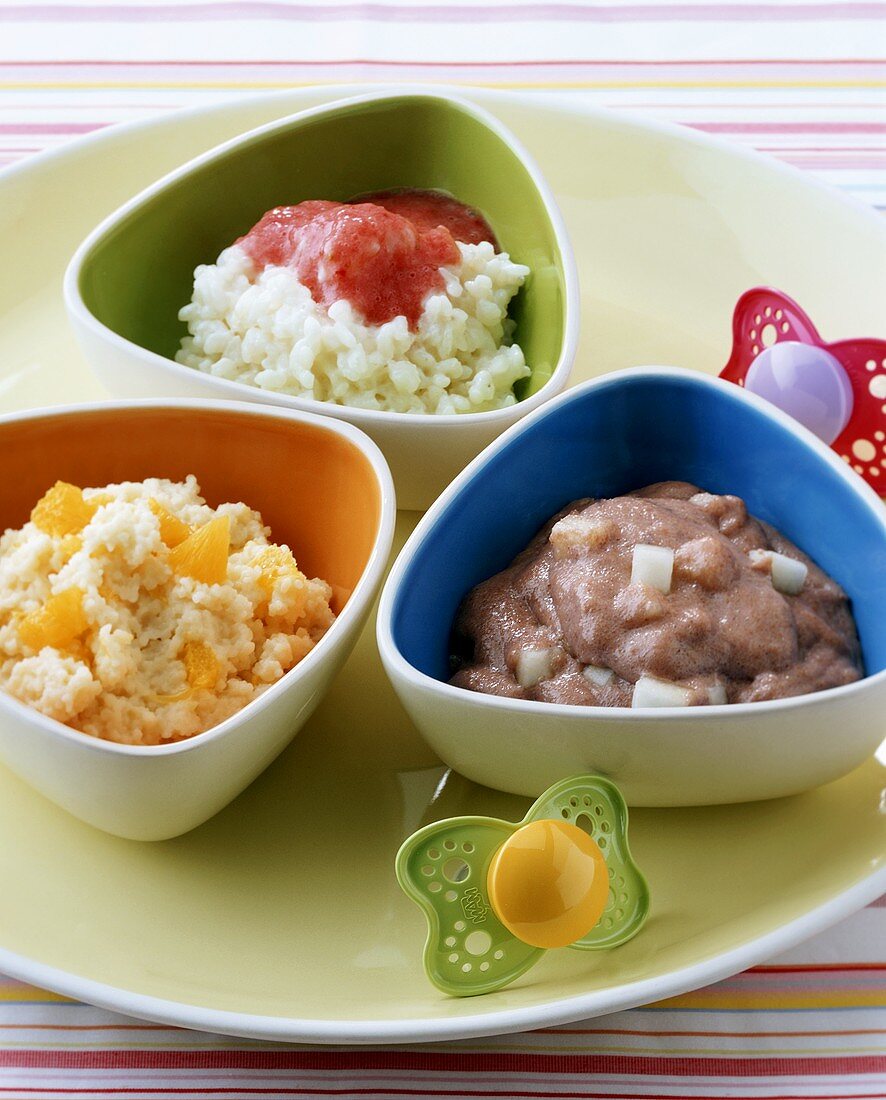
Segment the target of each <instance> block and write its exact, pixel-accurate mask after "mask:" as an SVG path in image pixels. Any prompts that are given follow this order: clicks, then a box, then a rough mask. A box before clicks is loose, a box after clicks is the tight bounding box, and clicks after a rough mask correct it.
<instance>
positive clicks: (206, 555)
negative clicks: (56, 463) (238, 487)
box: [0, 477, 334, 745]
mask: <svg viewBox="0 0 886 1100" xmlns="http://www.w3.org/2000/svg"><path fill="white" fill-rule="evenodd" d="M270 534H271V533H270V531H269V529H268V528H267V527H265V526H264V525H263V523H262V518H261V516H260V515H259V514H258V512H255V511H253V510H252V509H251V508H249V507H247V505H245V504H222V505H220V506H219V507H218V508H212V507H210V506H209V505H208V504H207V503H206V502H205V501H204V500H203V498H202V497H201V495H200V487H199V485H198V484H197V480H196V478H194V477H188V478H187V479H186V480H185V481H183V482H172V481H165V480H161V479H157V478H149V479H147V480H145V481H141V482H123V483H121V484H119V485H107V486H104V487H102V488H93V489H80V488H79V487H77V486H75V485H70V484H67V483H65V482H57V483H56V485H54V486H53V487H52V488H51V489H49V490H48V492H47V493H46V494H45V495H44V496H43V497H42V499H41V500H40V501H39V502H38V503H37V505H36V506H35V508H34V510H33V512H32V513H31V519H30V521H29V522H28V523H26V524H25V525H24V526H23V527H21V528H20V529H17V530H7V531H6V532H5V534H4V535H3V536H2V538H0V623H2V626H0V689H2V690H4V691H6V692H8V693H9V694H10V695H13V696H14V697H15V698H16V699H19V700H20V701H21V702H23V703H27V704H28V705H30V706H32V707H35V708H36V709H37V710H39V711H41V712H42V713H43V714H46V715H48V716H49V717H50V718H55V719H57V720H58V721H60V722H64V723H66V724H67V725H69V726H72V727H73V728H75V729H78V730H81V731H82V732H84V733H88V734H91V735H93V736H95V737H100V738H104V739H105V740H109V741H118V742H121V743H124V744H132V745H158V744H163V743H166V742H169V741H179V740H182V739H183V738H187V737H192V736H193V735H194V734H197V733H201V732H203V731H204V730H207V729H209V728H210V727H211V726H214V725H217V724H218V723H219V722H221V721H223V720H224V719H225V718H228V717H230V715H232V714H234V713H235V712H236V711H238V710H240V708H241V707H243V706H245V705H246V703H248V702H249V701H250V700H251V699H254V698H255V697H256V696H257V695H259V694H260V693H261V692H262V691H264V690H265V689H266V688H267V687H269V686H270V685H271V684H273V683H276V681H277V680H279V679H280V678H281V676H283V675H284V674H285V673H286V672H288V671H289V669H291V668H292V667H293V666H294V665H296V664H297V663H298V662H299V661H300V660H301V659H302V658H303V657H304V656H305V655H306V654H307V653H308V652H310V650H311V649H313V647H314V646H315V645H316V644H317V642H318V641H319V640H320V638H321V637H322V636H323V634H324V633H325V632H326V631H327V630H328V629H329V626H330V624H331V623H332V621H333V617H334V616H333V614H332V611H331V609H330V606H329V600H330V597H331V595H332V590H331V588H330V586H329V585H328V584H327V583H326V582H325V581H322V580H316V579H315V580H309V579H308V578H307V577H305V575H304V574H303V573H302V572H301V571H300V569H299V568H298V566H297V564H296V562H295V558H294V557H293V555H292V552H291V551H290V550H289V548H288V547H286V546H282V545H276V544H275V543H273V542H271V541H270Z"/></svg>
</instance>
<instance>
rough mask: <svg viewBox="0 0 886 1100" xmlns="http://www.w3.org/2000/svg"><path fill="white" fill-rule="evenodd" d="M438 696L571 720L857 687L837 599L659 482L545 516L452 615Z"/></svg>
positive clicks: (738, 520)
mask: <svg viewBox="0 0 886 1100" xmlns="http://www.w3.org/2000/svg"><path fill="white" fill-rule="evenodd" d="M453 667H454V668H455V669H457V671H456V672H455V675H454V676H453V677H452V680H451V683H453V684H455V685H457V686H458V687H463V688H468V689H469V690H471V691H480V692H485V693H487V694H490V695H505V696H510V697H512V698H515V699H536V700H541V701H543V702H549V703H571V704H579V705H584V706H605V707H630V706H634V707H641V706H697V705H704V704H712V703H750V702H757V701H759V700H763V699H780V698H784V697H786V696H792V695H803V694H806V693H808V692H813V691H821V690H822V689H824V688H829V687H836V686H837V685H839V684H848V683H850V682H851V681H853V680H858V679H860V677H861V676H862V675H863V669H862V662H861V652H860V649H859V644H858V635H857V633H856V630H855V623H854V621H853V619H852V614H851V612H850V610H849V601H848V599H847V597H846V595H845V593H844V592H843V590H842V589H841V588H840V586H839V585H838V584H837V583H836V582H835V581H832V580H831V579H830V577H828V576H827V575H826V574H825V573H823V572H822V570H821V569H819V568H818V566H817V565H816V564H815V563H814V562H813V561H812V560H811V559H810V558H808V557H807V556H806V555H805V554H804V553H803V552H802V550H798V549H797V547H796V546H794V545H793V544H792V543H791V542H789V541H788V540H787V539H786V538H784V536H783V535H781V534H779V532H778V531H776V530H775V529H774V528H773V527H770V526H769V524H767V523H763V522H762V521H761V520H757V519H755V518H754V517H753V516H750V515H748V511H747V508H746V507H745V504H744V502H743V501H742V500H740V499H739V498H738V497H735V496H716V495H714V494H712V493H705V492H702V491H700V490H699V489H698V488H697V487H696V486H694V485H689V484H687V483H686V482H681V481H665V482H661V483H659V484H657V485H650V486H647V487H646V488H645V489H638V490H637V491H636V492H633V493H630V494H628V495H627V496H623V497H614V498H613V499H611V500H592V499H585V500H577V501H574V502H573V503H572V504H569V505H567V506H566V508H564V509H563V510H562V511H561V512H559V513H558V514H557V515H556V516H553V517H552V518H551V519H550V520H549V521H548V522H547V523H546V524H545V526H544V527H543V528H542V530H541V531H540V532H539V533H538V534H537V535H536V536H535V538H534V539H533V540H532V542H531V543H530V544H529V546H527V547H526V549H525V550H524V551H523V552H522V553H521V554H519V555H518V556H517V557H516V558H515V559H514V561H513V562H512V564H511V565H510V566H509V567H508V568H507V569H505V570H504V571H503V572H501V573H498V574H497V575H496V576H494V577H491V578H490V579H489V580H487V581H484V582H483V583H482V584H478V585H477V586H476V588H474V589H472V590H471V591H470V592H469V593H468V595H467V596H466V597H465V599H464V600H463V601H462V604H461V607H460V608H459V611H458V614H457V617H456V621H455V627H454V633H453Z"/></svg>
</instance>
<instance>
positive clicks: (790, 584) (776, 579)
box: [750, 550, 809, 596]
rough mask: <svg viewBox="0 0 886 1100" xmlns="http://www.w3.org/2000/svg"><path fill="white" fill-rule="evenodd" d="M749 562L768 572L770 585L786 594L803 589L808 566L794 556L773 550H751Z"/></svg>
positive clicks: (792, 593)
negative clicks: (790, 556)
mask: <svg viewBox="0 0 886 1100" xmlns="http://www.w3.org/2000/svg"><path fill="white" fill-rule="evenodd" d="M750 558H751V562H752V564H753V565H754V568H756V569H763V570H766V571H767V572H768V573H769V576H770V578H771V580H772V587H773V588H774V589H776V591H778V592H783V593H784V594H785V595H786V596H796V595H797V593H798V592H801V591H802V590H803V585H804V584H805V583H806V577H807V574H808V573H809V569H808V567H807V566H806V565H805V563H804V562H802V561H797V559H796V558H789V557H788V556H787V554H779V553H777V552H776V551H775V550H752V551H751V553H750Z"/></svg>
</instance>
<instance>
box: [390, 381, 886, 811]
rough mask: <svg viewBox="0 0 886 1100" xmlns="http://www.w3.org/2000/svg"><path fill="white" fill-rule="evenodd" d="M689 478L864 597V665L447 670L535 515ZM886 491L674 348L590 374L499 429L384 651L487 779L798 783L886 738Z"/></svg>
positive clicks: (422, 528) (401, 684) (657, 797)
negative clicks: (598, 697) (592, 693)
mask: <svg viewBox="0 0 886 1100" xmlns="http://www.w3.org/2000/svg"><path fill="white" fill-rule="evenodd" d="M668 479H678V480H685V481H690V482H694V483H696V484H698V485H700V486H701V487H703V488H705V489H707V490H709V491H711V492H715V493H735V494H737V495H739V496H741V497H743V498H744V499H745V501H746V502H747V505H748V509H749V510H750V511H751V513H753V514H754V515H756V516H758V517H760V518H762V519H764V520H767V521H768V522H769V523H771V524H773V525H774V526H776V527H777V528H778V529H779V530H781V531H782V532H783V533H784V534H785V535H786V536H787V537H788V538H789V539H791V540H792V541H794V542H795V543H796V544H797V545H798V546H800V547H802V548H803V549H804V550H805V551H806V552H807V553H808V554H809V555H810V556H811V557H812V558H813V559H814V560H815V561H817V562H818V564H819V565H820V566H821V567H822V568H823V569H824V570H825V571H826V572H828V573H829V574H830V575H831V576H833V577H834V578H835V579H836V580H837V581H838V582H839V583H840V584H841V585H842V586H843V588H844V589H845V591H846V593H847V594H848V595H849V597H850V599H851V600H852V606H853V611H854V614H855V619H856V623H857V625H858V631H859V635H860V638H861V644H862V651H863V654H864V660H865V667H866V671H867V676H866V677H865V678H864V679H862V680H860V681H858V682H857V683H853V684H849V685H847V686H845V687H839V688H833V689H830V690H827V691H822V692H818V693H816V694H813V695H804V696H798V697H796V698H791V699H781V700H775V701H772V702H762V703H744V704H733V705H729V706H709V707H677V708H673V709H666V710H665V709H636V710H631V709H626V708H605V707H579V706H566V705H561V704H549V703H539V702H534V701H525V700H515V699H504V698H498V697H495V696H490V695H482V694H478V693H475V692H470V691H465V690H462V689H459V688H455V687H452V686H450V685H449V684H448V683H446V679H447V677H448V675H449V669H448V660H447V658H448V642H449V633H450V629H451V625H452V622H453V619H454V616H455V612H456V608H457V606H458V604H459V602H460V600H461V599H462V597H463V596H464V595H465V593H466V592H467V591H468V590H469V589H470V588H472V587H473V586H474V585H475V584H477V583H478V582H479V581H481V580H484V579H485V578H487V577H489V576H491V575H492V574H494V573H496V572H498V571H499V570H500V569H502V568H504V567H505V566H506V565H507V564H508V563H509V562H510V561H511V559H512V558H513V557H514V556H515V554H516V553H517V552H518V551H519V550H521V549H522V548H523V547H524V546H525V545H526V544H527V543H528V542H529V540H530V538H531V537H532V535H534V534H535V532H536V531H537V530H538V529H539V527H541V526H542V523H543V522H544V521H545V520H546V519H547V518H548V517H549V516H551V515H552V514H553V513H555V512H556V511H557V510H558V509H560V508H561V507H562V506H563V505H565V504H566V503H568V502H569V501H571V500H575V499H576V498H579V497H583V496H603V497H607V496H614V495H618V494H620V493H624V492H626V491H629V490H631V489H637V488H640V487H641V486H644V485H648V484H650V483H652V482H656V481H663V480H668ZM884 622H886V509H884V508H883V505H882V504H881V502H880V501H879V499H878V498H877V497H876V496H875V494H874V493H873V492H872V491H871V490H870V489H869V488H868V487H867V486H866V485H865V484H864V482H863V481H862V480H861V478H859V477H857V476H856V475H855V474H854V473H853V472H852V471H851V470H850V469H849V468H848V467H847V466H846V465H845V463H843V462H841V461H840V460H839V459H838V458H837V456H836V455H835V454H834V453H833V452H832V451H831V450H830V449H829V448H827V447H825V446H824V444H822V443H820V442H819V441H818V440H817V439H815V437H814V436H812V435H811V434H810V433H809V432H807V431H806V429H804V428H802V427H800V426H799V425H798V424H797V423H796V421H793V420H791V419H790V418H788V417H786V416H785V415H784V414H783V413H781V412H779V411H778V410H777V409H775V408H774V407H773V406H771V405H769V404H767V403H765V402H763V401H761V400H760V399H759V398H756V397H753V396H752V395H749V394H747V393H745V392H744V390H742V389H740V388H739V387H737V386H734V385H732V384H730V383H726V382H722V381H720V380H718V379H712V378H707V377H704V376H702V375H699V374H696V373H694V372H689V371H685V370H677V369H673V368H663V367H659V368H638V369H634V370H627V371H621V372H618V373H615V374H611V375H607V376H606V377H603V378H600V379H598V380H595V381H592V382H589V383H587V384H585V385H583V386H580V387H578V388H576V389H574V390H571V391H570V392H569V393H567V394H564V395H563V396H562V397H560V398H558V399H557V400H556V401H554V402H552V403H551V404H550V405H548V406H546V407H545V408H544V409H541V410H539V411H538V412H536V413H535V414H534V415H533V416H532V417H530V418H528V419H527V420H526V421H524V422H523V423H522V424H520V425H518V426H517V427H515V428H513V429H512V430H511V431H510V432H508V433H507V434H506V435H505V436H503V437H502V438H501V439H500V440H498V441H497V442H496V443H494V444H493V445H492V446H491V447H489V448H488V449H487V450H486V451H485V452H484V453H483V454H482V455H481V456H480V457H479V458H478V459H477V460H476V461H475V462H474V463H472V464H471V466H470V467H469V468H468V469H467V470H465V472H464V473H463V474H462V475H461V477H459V478H458V479H457V480H456V481H455V483H454V484H453V485H452V486H450V488H449V489H448V490H447V492H446V493H444V495H443V496H442V497H441V499H440V500H439V501H438V502H437V504H436V505H435V506H434V507H433V508H432V509H431V510H430V511H429V512H428V513H427V515H426V516H425V517H424V518H423V520H422V521H421V522H420V523H419V525H418V526H417V527H416V529H415V531H414V533H413V535H412V537H411V538H410V540H409V541H408V543H407V544H406V546H405V547H404V549H403V551H402V553H401V554H400V556H399V558H398V559H397V562H396V564H395V566H394V568H393V570H392V571H391V574H390V577H389V579H388V581H387V583H386V586H385V589H384V592H383V595H382V600H381V604H380V608H379V615H378V641H379V646H380V649H381V655H382V660H383V662H384V665H385V669H386V671H387V673H388V675H389V677H390V678H391V681H392V683H393V685H394V688H395V690H396V692H397V694H398V695H399V697H400V700H401V702H402V703H403V705H404V706H405V707H406V710H407V711H408V713H409V715H410V717H411V718H412V720H413V721H414V722H415V724H416V725H417V726H418V728H419V730H420V731H421V732H422V734H423V735H424V737H425V739H426V740H427V741H428V743H429V744H430V745H431V747H432V748H433V749H434V750H435V751H436V752H437V753H438V754H439V755H440V756H441V757H442V759H443V760H444V761H445V762H446V763H447V764H449V765H451V766H452V767H453V768H455V769H456V770H457V771H459V772H461V773H462V774H463V775H465V776H467V777H468V778H469V779H473V780H475V781H476V782H478V783H484V784H486V785H487V786H490V787H497V788H500V789H502V790H506V791H512V792H514V793H517V794H523V795H538V794H539V793H540V792H541V791H543V790H544V789H545V788H546V787H547V786H549V785H550V784H551V783H554V782H556V781H557V780H559V779H562V778H564V777H565V776H569V775H572V774H578V773H586V772H594V773H597V774H599V775H604V776H606V777H608V778H610V779H612V780H614V781H615V782H616V783H617V784H618V785H619V787H620V788H621V790H622V791H623V793H624V795H625V797H626V798H627V800H628V802H629V803H631V804H633V805H635V806H676V805H698V804H706V803H721V802H740V801H749V800H754V799H763V798H773V797H776V796H778V795H787V794H793V793H795V792H798V791H803V790H806V789H808V788H811V787H815V786H817V785H819V784H821V783H826V782H828V781H829V780H832V779H836V778H837V777H838V776H841V775H844V774H846V773H847V772H849V771H851V770H852V769H853V768H855V767H856V766H857V765H859V764H861V762H862V761H863V760H865V758H866V757H868V756H869V755H870V754H871V753H873V752H874V751H875V750H876V748H877V745H878V744H879V742H880V741H881V740H882V738H883V713H884V706H886V631H884V629H883V623H884Z"/></svg>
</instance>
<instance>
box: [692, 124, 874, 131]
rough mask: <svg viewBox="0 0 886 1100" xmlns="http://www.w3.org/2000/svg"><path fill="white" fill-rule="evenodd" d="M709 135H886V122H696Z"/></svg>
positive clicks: (699, 128)
mask: <svg viewBox="0 0 886 1100" xmlns="http://www.w3.org/2000/svg"><path fill="white" fill-rule="evenodd" d="M693 125H694V126H695V128H696V130H704V131H706V132H707V133H709V134H886V122H696V123H694V124H693Z"/></svg>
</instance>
